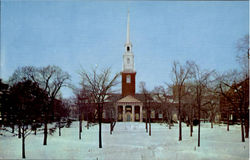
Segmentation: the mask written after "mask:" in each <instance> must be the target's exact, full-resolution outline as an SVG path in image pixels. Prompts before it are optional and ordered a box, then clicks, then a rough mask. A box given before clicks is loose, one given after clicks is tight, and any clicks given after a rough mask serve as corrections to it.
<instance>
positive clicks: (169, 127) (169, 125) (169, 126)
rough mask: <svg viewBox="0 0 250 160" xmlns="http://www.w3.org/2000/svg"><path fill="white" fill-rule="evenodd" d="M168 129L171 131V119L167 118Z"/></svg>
mask: <svg viewBox="0 0 250 160" xmlns="http://www.w3.org/2000/svg"><path fill="white" fill-rule="evenodd" d="M168 129H171V119H170V118H168Z"/></svg>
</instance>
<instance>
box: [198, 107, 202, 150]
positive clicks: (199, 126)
mask: <svg viewBox="0 0 250 160" xmlns="http://www.w3.org/2000/svg"><path fill="white" fill-rule="evenodd" d="M198 106H199V113H198V114H199V115H198V116H199V125H198V147H200V133H201V132H200V129H201V106H200V103H198Z"/></svg>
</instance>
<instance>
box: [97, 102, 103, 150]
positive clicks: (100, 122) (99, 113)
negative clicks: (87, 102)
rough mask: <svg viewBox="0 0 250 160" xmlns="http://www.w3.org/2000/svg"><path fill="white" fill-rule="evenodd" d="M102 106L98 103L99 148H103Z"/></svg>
mask: <svg viewBox="0 0 250 160" xmlns="http://www.w3.org/2000/svg"><path fill="white" fill-rule="evenodd" d="M101 116H102V115H101V106H100V103H98V119H99V148H102V117H101Z"/></svg>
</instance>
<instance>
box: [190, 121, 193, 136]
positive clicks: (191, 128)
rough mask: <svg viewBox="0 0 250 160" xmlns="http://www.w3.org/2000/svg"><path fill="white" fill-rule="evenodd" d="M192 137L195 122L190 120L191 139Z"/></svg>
mask: <svg viewBox="0 0 250 160" xmlns="http://www.w3.org/2000/svg"><path fill="white" fill-rule="evenodd" d="M192 136H193V122H192V120H191V119H190V137H192Z"/></svg>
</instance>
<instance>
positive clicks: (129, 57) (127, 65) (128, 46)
mask: <svg viewBox="0 0 250 160" xmlns="http://www.w3.org/2000/svg"><path fill="white" fill-rule="evenodd" d="M129 16H130V15H129V10H128V20H127V40H126V43H125V53H124V54H123V72H135V70H134V54H133V52H132V43H131V42H130V17H129Z"/></svg>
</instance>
